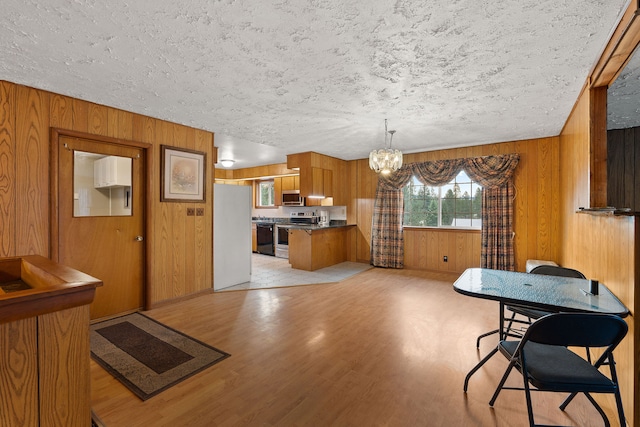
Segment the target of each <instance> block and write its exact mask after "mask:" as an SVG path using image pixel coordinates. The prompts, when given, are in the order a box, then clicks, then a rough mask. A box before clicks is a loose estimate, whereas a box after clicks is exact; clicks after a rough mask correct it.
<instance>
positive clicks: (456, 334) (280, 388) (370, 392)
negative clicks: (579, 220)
mask: <svg viewBox="0 0 640 427" xmlns="http://www.w3.org/2000/svg"><path fill="white" fill-rule="evenodd" d="M456 277H457V275H455V274H436V273H428V272H420V271H411V270H386V269H377V268H376V269H371V270H368V271H366V272H363V273H360V274H358V275H356V276H354V277H352V278H349V279H347V280H345V281H343V282H340V283H334V284H324V285H317V286H316V285H310V286H302V287H291V288H279V289H265V290H250V291H238V292H223V293H214V294H209V295H205V296H202V297H198V298H195V299H191V300H188V301H182V302H179V303H176V304H173V305H170V306H164V307H161V308H158V309H154V310H151V311H148V312H146V314H147V315H149V316H151V317H153V318H154V319H157V320H159V321H161V322H163V323H165V324H167V325H169V326H171V327H173V328H176V329H178V330H180V331H183V332H185V333H187V334H189V335H191V336H193V337H195V338H197V339H199V340H202V341H204V342H206V343H209V344H211V345H213V346H215V347H218V348H220V349H221V350H224V351H227V352H229V353H231V355H232V356H231V357H230V358H228V359H226V360H224V361H222V362H220V363H219V364H217V365H214V366H213V367H211V368H209V369H207V370H205V371H204V372H201V373H199V374H197V375H196V376H194V377H192V378H189V379H187V380H186V381H184V382H182V383H180V384H178V385H176V386H174V387H172V388H170V389H168V390H166V391H164V392H163V393H161V394H159V395H157V396H155V397H153V398H151V399H150V400H148V401H146V402H142V401H140V400H139V399H138V398H137V397H135V396H134V395H133V394H132V393H131V392H129V391H128V390H127V389H126V388H125V387H124V386H122V385H121V384H120V383H119V382H118V381H117V380H115V379H113V378H112V377H111V376H110V375H109V374H108V373H106V372H105V371H104V370H103V369H102V368H100V367H99V366H97V365H96V364H95V363H94V362H93V361H92V362H91V381H92V382H91V389H92V395H91V400H92V405H93V409H94V410H95V412H96V413H97V414H98V416H99V417H100V418H101V419H102V421H104V423H105V424H106V426H107V427H118V426H174V427H175V426H522V425H527V416H526V407H525V399H524V394H523V392H521V391H509V390H506V391H503V392H502V393H501V395H500V397H499V398H498V401H497V402H496V405H495V408H494V409H491V408H490V407H489V405H488V401H489V399H490V397H491V394H492V393H493V391H494V388H495V386H496V384H497V383H498V380H499V379H500V377H501V375H502V373H503V372H504V369H505V368H506V365H507V361H506V359H505V358H504V357H503V356H501V355H496V356H495V357H494V358H493V359H491V360H490V361H489V362H488V363H487V364H486V365H485V367H484V368H482V369H481V370H480V371H479V372H478V373H476V374H475V375H474V376H473V377H472V379H471V382H470V387H469V391H468V393H467V394H465V393H464V392H463V391H462V385H463V380H464V376H465V375H466V373H467V371H468V370H469V369H470V368H471V367H472V366H473V365H474V364H475V363H476V362H477V361H478V360H479V358H480V357H481V356H482V355H484V354H486V353H487V351H488V350H489V349H490V347H491V346H493V345H495V342H496V339H497V338H495V336H494V337H492V338H486V339H485V340H483V343H482V347H481V349H480V352H479V353H478V352H477V351H476V349H475V339H476V337H477V336H478V335H479V334H480V333H482V332H486V331H487V330H490V329H493V328H494V327H495V325H496V322H497V314H498V306H497V303H495V302H491V301H485V300H479V299H474V298H469V297H465V296H462V295H459V294H457V293H456V292H454V291H453V289H452V286H451V284H452V283H453V281H454V280H455V278H456ZM509 383H510V384H512V385H520V384H521V377H519V376H518V374H517V373H513V374H512V376H511V378H510V379H509ZM563 397H564V396H561V395H557V394H549V393H536V394H534V396H533V399H534V410H535V413H536V421H537V422H538V423H541V424H554V423H555V424H564V425H575V426H592V425H593V426H600V425H602V420H601V418H600V417H599V415H598V414H597V413H596V411H595V410H594V409H593V408H592V407H591V406H590V404H589V403H588V402H587V400H586V398H584V396H578V397H577V398H576V399H575V401H574V402H573V403H572V404H571V405H569V408H568V409H567V412H566V413H563V412H561V411H560V410H559V409H558V405H559V403H560V402H561V400H562V398H563ZM610 419H611V420H612V425H616V421H615V417H611V416H610Z"/></svg>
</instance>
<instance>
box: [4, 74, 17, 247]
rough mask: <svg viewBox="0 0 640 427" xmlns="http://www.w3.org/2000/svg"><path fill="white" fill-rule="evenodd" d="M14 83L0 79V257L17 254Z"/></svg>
mask: <svg viewBox="0 0 640 427" xmlns="http://www.w3.org/2000/svg"><path fill="white" fill-rule="evenodd" d="M15 96H16V90H15V86H14V85H12V84H9V83H6V82H3V81H0V256H3V257H7V256H13V255H16V250H15V244H16V236H15V232H16V203H15V198H16V190H17V189H16V170H15V167H16V158H15V156H16V138H15V135H16V132H15V125H16V117H15Z"/></svg>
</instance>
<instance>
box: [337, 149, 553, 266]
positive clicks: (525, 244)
mask: <svg viewBox="0 0 640 427" xmlns="http://www.w3.org/2000/svg"><path fill="white" fill-rule="evenodd" d="M558 144H559V138H558V137H550V138H540V139H531V140H526V141H515V142H503V143H496V144H487V145H477V146H474V147H465V148H456V149H450V150H435V151H428V152H423V153H415V154H406V155H405V158H404V162H405V163H415V162H424V161H429V160H441V159H455V158H465V157H478V156H488V155H497V154H508V153H519V154H520V162H519V164H518V167H517V168H516V171H515V174H514V185H515V188H516V198H515V200H514V224H513V226H514V232H515V236H514V239H515V240H514V248H515V257H516V269H517V270H518V271H524V270H525V265H526V261H527V259H545V260H552V261H558V257H559V256H558V255H559V253H558V250H559V245H558V242H559V240H558V239H559V225H560V222H559V220H560V216H559V214H560V212H559V202H560V200H559V194H560V193H559V184H560V181H559V179H560V175H559V169H558V168H559V145H558ZM353 163H355V165H351V166H350V168H351V169H352V170H354V172H355V177H352V179H351V187H352V192H353V194H355V196H354V199H355V206H354V208H355V210H356V213H355V219H356V223H357V225H358V231H357V239H356V245H357V247H356V254H357V259H358V261H365V262H368V261H369V259H370V257H369V251H370V242H371V218H372V215H373V204H374V199H375V191H376V186H377V182H378V181H377V179H378V178H377V176H376V174H375V173H374V172H372V171H371V170H369V166H368V163H367V161H366V160H358V161H354V162H353ZM349 219H350V220H351V218H349ZM445 252H446V253H445ZM444 255H446V256H447V257H448V262H446V263H445V262H443V256H444ZM405 265H406V266H407V267H408V268H417V269H426V270H439V271H455V272H462V271H464V270H465V269H466V268H468V267H477V266H479V265H480V238H479V232H469V231H466V230H464V231H456V230H442V229H419V228H408V229H406V230H405Z"/></svg>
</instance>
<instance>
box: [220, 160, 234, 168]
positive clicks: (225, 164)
mask: <svg viewBox="0 0 640 427" xmlns="http://www.w3.org/2000/svg"><path fill="white" fill-rule="evenodd" d="M235 162H236V161H235V160H231V159H224V160H220V164H221V165H222V167H223V168H230V167H231V166H233V164H234V163H235Z"/></svg>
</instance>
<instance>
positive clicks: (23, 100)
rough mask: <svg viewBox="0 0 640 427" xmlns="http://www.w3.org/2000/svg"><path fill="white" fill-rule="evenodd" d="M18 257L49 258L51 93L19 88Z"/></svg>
mask: <svg viewBox="0 0 640 427" xmlns="http://www.w3.org/2000/svg"><path fill="white" fill-rule="evenodd" d="M16 141H17V143H16V157H15V173H16V175H17V176H16V180H15V183H16V192H15V195H16V197H15V201H16V229H15V239H16V245H15V247H16V254H18V255H30V254H36V255H44V256H48V255H49V239H48V236H49V219H48V218H49V93H47V92H43V91H39V90H36V89H31V88H28V87H24V86H17V92H16Z"/></svg>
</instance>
